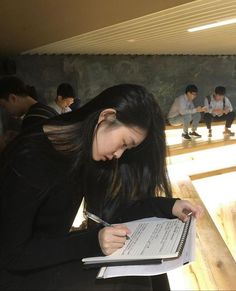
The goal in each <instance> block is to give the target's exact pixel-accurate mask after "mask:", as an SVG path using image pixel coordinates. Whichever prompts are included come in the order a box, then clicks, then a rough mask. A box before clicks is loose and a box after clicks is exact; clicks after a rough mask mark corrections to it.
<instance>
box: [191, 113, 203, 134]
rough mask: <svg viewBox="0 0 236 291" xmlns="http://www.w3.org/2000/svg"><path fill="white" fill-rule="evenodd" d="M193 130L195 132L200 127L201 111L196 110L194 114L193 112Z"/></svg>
mask: <svg viewBox="0 0 236 291" xmlns="http://www.w3.org/2000/svg"><path fill="white" fill-rule="evenodd" d="M192 120H193V122H192V131H193V132H195V131H196V130H197V128H198V125H199V122H200V120H201V113H200V112H196V113H194V114H192Z"/></svg>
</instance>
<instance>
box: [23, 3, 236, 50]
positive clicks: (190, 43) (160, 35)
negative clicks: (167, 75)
mask: <svg viewBox="0 0 236 291" xmlns="http://www.w3.org/2000/svg"><path fill="white" fill-rule="evenodd" d="M231 18H236V0H196V1H193V2H190V3H188V4H184V5H180V6H177V7H173V8H170V9H167V10H163V11H160V12H157V13H152V14H149V15H146V16H143V17H139V18H136V19H132V20H129V21H125V22H122V23H119V24H116V25H113V26H108V27H105V28H102V29H99V30H96V31H91V32H89V33H86V34H82V35H78V36H75V37H72V38H69V39H65V40H62V41H58V42H55V43H52V44H48V45H45V46H42V47H39V48H35V49H33V50H30V51H27V52H25V53H30V54H78V53H79V54H236V24H232V25H228V26H222V27H218V28H212V29H209V30H205V31H199V32H194V33H190V32H188V31H187V29H189V28H193V27H196V26H200V25H204V24H208V23H213V22H216V21H221V20H226V19H231ZM129 40H135V41H133V42H130V41H129Z"/></svg>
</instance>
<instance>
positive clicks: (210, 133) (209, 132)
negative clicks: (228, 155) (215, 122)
mask: <svg viewBox="0 0 236 291" xmlns="http://www.w3.org/2000/svg"><path fill="white" fill-rule="evenodd" d="M208 137H212V131H211V129H209V131H208Z"/></svg>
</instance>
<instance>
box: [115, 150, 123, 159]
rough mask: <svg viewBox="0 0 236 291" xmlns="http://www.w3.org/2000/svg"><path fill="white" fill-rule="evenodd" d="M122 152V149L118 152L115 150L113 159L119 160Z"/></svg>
mask: <svg viewBox="0 0 236 291" xmlns="http://www.w3.org/2000/svg"><path fill="white" fill-rule="evenodd" d="M124 151H125V150H124V149H119V150H117V151H116V152H115V153H114V158H115V159H119V158H120V157H121V156H122V154H123V152H124Z"/></svg>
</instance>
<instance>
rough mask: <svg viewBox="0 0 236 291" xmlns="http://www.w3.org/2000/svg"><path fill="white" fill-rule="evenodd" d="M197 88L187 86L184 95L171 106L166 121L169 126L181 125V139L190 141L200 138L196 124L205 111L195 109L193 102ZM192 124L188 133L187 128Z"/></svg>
mask: <svg viewBox="0 0 236 291" xmlns="http://www.w3.org/2000/svg"><path fill="white" fill-rule="evenodd" d="M197 93H198V88H197V87H196V86H195V85H188V86H187V87H186V90H185V94H183V95H181V96H179V97H177V98H176V99H175V101H174V103H173V104H172V106H171V108H170V111H169V114H168V121H169V123H170V124H171V125H183V134H182V137H183V138H184V139H186V140H191V137H201V135H200V134H198V133H197V132H196V130H197V127H198V124H199V122H200V120H201V113H200V112H204V111H205V107H201V106H198V107H195V106H194V104H193V100H194V99H195V98H196V97H197ZM191 122H192V131H191V132H188V128H189V127H190V124H191Z"/></svg>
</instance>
